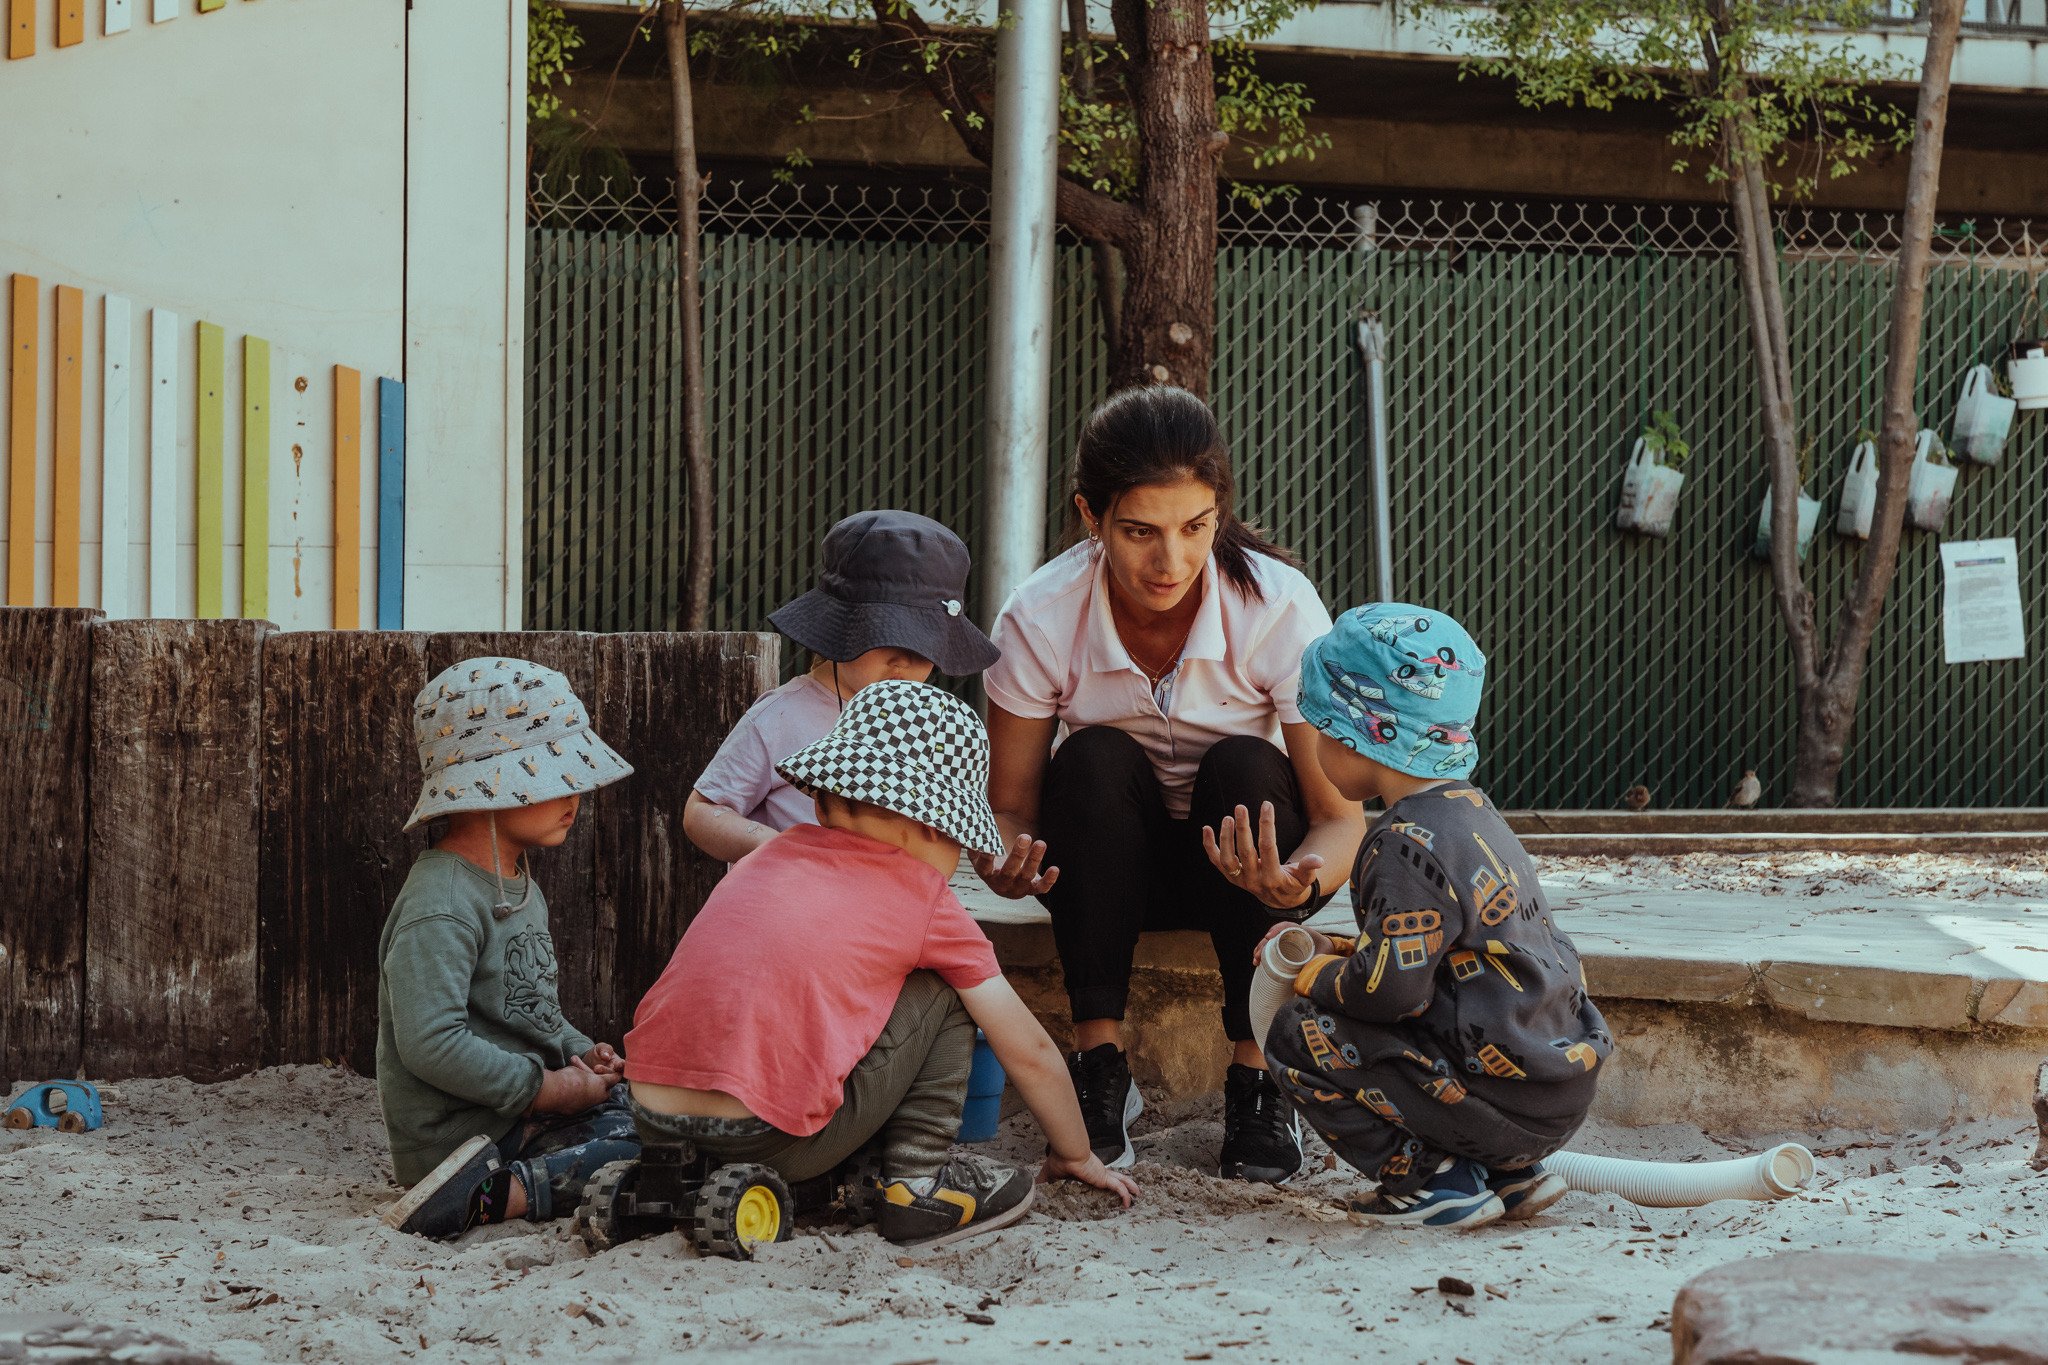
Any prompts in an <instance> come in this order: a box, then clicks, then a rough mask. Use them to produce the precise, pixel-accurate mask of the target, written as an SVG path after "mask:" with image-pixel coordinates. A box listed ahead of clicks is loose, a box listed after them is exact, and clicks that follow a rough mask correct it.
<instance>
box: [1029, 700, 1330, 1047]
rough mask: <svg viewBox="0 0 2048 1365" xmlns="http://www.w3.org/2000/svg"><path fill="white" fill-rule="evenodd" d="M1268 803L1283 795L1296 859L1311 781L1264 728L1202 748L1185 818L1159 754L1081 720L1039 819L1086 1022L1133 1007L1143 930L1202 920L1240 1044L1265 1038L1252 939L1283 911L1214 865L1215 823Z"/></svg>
mask: <svg viewBox="0 0 2048 1365" xmlns="http://www.w3.org/2000/svg"><path fill="white" fill-rule="evenodd" d="M1262 801H1271V802H1272V803H1273V825H1274V835H1275V838H1276V839H1277V841H1278V843H1279V845H1280V852H1281V855H1282V856H1283V857H1285V856H1286V855H1288V854H1291V853H1292V852H1293V851H1294V850H1295V848H1297V847H1298V846H1299V845H1300V843H1301V841H1302V838H1303V837H1304V836H1305V835H1306V834H1307V833H1308V820H1307V817H1306V816H1305V815H1304V814H1303V813H1302V802H1301V788H1300V785H1299V784H1298V783H1297V782H1296V781H1295V777H1294V765H1293V764H1292V763H1291V762H1290V761H1289V760H1288V757H1287V755H1286V754H1285V753H1284V752H1283V751H1281V750H1280V749H1277V748H1275V747H1274V746H1273V745H1271V744H1268V743H1267V742H1266V741H1265V740H1263V739H1258V738H1255V737H1252V736H1233V737H1231V738H1229V739H1225V740H1220V741H1218V742H1217V743H1216V744H1215V745H1214V746H1212V747H1211V748H1210V750H1209V752H1208V753H1206V754H1204V755H1203V756H1202V762H1201V766H1200V768H1199V769H1198V770H1197V771H1196V774H1195V789H1194V796H1193V801H1192V804H1191V806H1190V808H1189V812H1188V818H1187V819H1185V820H1176V819H1174V818H1173V817H1172V816H1171V815H1169V814H1167V810H1166V796H1165V793H1164V792H1162V791H1161V790H1160V787H1159V777H1158V775H1157V774H1156V773H1154V772H1153V771H1152V760H1151V759H1149V758H1147V757H1146V755H1145V750H1144V748H1143V747H1142V746H1140V745H1139V743H1138V741H1137V740H1135V739H1133V738H1132V737H1131V736H1129V735H1127V734H1125V733H1124V732H1123V731H1121V730H1117V729H1113V728H1111V727H1108V726H1096V727H1093V728H1091V729H1086V730H1079V731H1076V732H1075V733H1074V734H1072V735H1069V736H1068V737H1067V739H1066V742H1065V743H1063V744H1061V745H1060V747H1059V748H1058V750H1056V751H1055V752H1054V753H1053V756H1052V760H1051V762H1050V763H1048V764H1047V766H1046V771H1045V781H1044V784H1043V786H1042V787H1041V789H1040V794H1039V801H1038V824H1039V837H1040V838H1042V839H1044V840H1045V849H1046V852H1045V861H1046V864H1047V865H1048V866H1051V867H1057V868H1058V869H1059V870H1060V879H1059V881H1057V882H1055V883H1054V884H1053V888H1052V890H1051V891H1049V892H1047V893H1046V894H1045V895H1043V896H1041V897H1040V898H1039V899H1040V900H1041V901H1043V902H1044V903H1045V908H1046V909H1047V910H1049V911H1051V912H1052V935H1053V942H1054V943H1055V944H1056V945H1057V946H1058V948H1059V954H1060V966H1061V968H1062V970H1063V971H1064V972H1065V974H1066V978H1067V1000H1068V1003H1069V1004H1070V1005H1071V1006H1072V1008H1073V1012H1074V1019H1075V1021H1076V1022H1081V1021H1085V1020H1089V1019H1121V1018H1123V1017H1124V1006H1125V1003H1126V1002H1127V1001H1128V999H1129V997H1130V989H1131V958H1132V955H1133V954H1134V953H1135V952H1136V950H1137V946H1138V935H1139V934H1140V933H1143V932H1145V931H1147V930H1158V929H1200V930H1204V931H1206V932H1207V933H1208V935H1209V941H1210V942H1211V943H1212V944H1214V945H1215V947H1216V963H1217V966H1218V967H1220V968H1221V969H1222V972H1223V1031H1224V1033H1226V1034H1227V1035H1229V1037H1230V1039H1231V1041H1232V1042H1243V1041H1245V1040H1247V1039H1249V1038H1250V1037H1251V1036H1252V1025H1251V1020H1250V1018H1249V1017H1248V1016H1247V1015H1246V1013H1245V998H1246V995H1247V994H1248V992H1249V991H1250V990H1251V981H1252V950H1253V949H1254V948H1256V947H1257V946H1258V943H1259V940H1260V939H1261V938H1263V937H1264V936H1265V933H1266V930H1267V929H1268V928H1270V927H1271V926H1272V923H1273V920H1274V916H1273V914H1272V912H1271V911H1269V910H1268V909H1267V908H1266V907H1265V906H1264V905H1263V904H1261V903H1260V902H1259V899H1258V897H1256V896H1254V895H1252V894H1251V893H1250V892H1248V891H1242V890H1239V889H1238V888H1237V887H1234V886H1232V885H1231V884H1230V883H1229V882H1227V881H1225V880H1224V878H1223V874H1221V873H1220V872H1218V871H1217V870H1216V869H1215V868H1213V867H1211V866H1210V865H1209V859H1208V856H1207V855H1206V854H1204V853H1203V851H1202V827H1203V826H1204V825H1208V826H1212V827H1214V826H1216V825H1218V824H1219V823H1220V822H1221V821H1222V819H1223V817H1224V816H1226V815H1229V814H1231V813H1232V811H1233V810H1234V809H1235V808H1236V807H1237V806H1240V805H1242V806H1243V807H1244V808H1245V809H1246V810H1247V811H1248V812H1250V814H1251V816H1252V819H1253V820H1257V819H1258V812H1259V803H1260V802H1262Z"/></svg>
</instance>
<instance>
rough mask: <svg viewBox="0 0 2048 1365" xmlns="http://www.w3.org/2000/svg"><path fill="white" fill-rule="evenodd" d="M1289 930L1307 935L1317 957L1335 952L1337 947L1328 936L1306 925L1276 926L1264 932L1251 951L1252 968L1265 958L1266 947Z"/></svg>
mask: <svg viewBox="0 0 2048 1365" xmlns="http://www.w3.org/2000/svg"><path fill="white" fill-rule="evenodd" d="M1289 929H1299V930H1301V932H1303V933H1304V934H1307V935H1308V936H1309V937H1310V938H1312V939H1314V940H1315V944H1316V956H1317V957H1323V956H1325V955H1327V954H1330V953H1334V952H1336V951H1337V945H1336V944H1335V943H1333V942H1332V941H1331V940H1330V936H1329V935H1328V934H1322V933H1318V932H1316V931H1315V930H1314V929H1311V928H1309V927H1308V926H1307V925H1303V924H1286V923H1282V924H1276V925H1274V926H1273V927H1272V928H1270V929H1268V930H1267V931H1266V936H1265V937H1264V938H1262V939H1260V940H1259V946H1258V947H1256V948H1254V949H1252V966H1253V967H1257V966H1258V965H1259V960H1260V959H1261V958H1263V957H1265V955H1266V945H1267V944H1268V943H1271V942H1272V941H1273V940H1274V939H1276V938H1278V937H1280V935H1282V934H1284V933H1286V932H1287V931H1288V930H1289Z"/></svg>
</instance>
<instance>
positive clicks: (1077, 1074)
mask: <svg viewBox="0 0 2048 1365" xmlns="http://www.w3.org/2000/svg"><path fill="white" fill-rule="evenodd" d="M1067 1078H1068V1079H1069V1080H1071V1081H1072V1082H1073V1083H1074V1098H1075V1099H1076V1100H1078V1101H1079V1102H1080V1105H1081V1120H1082V1122H1084V1123H1086V1124H1087V1125H1088V1146H1089V1148H1090V1150H1092V1151H1093V1152H1094V1153H1095V1155H1097V1156H1099V1157H1101V1158H1102V1164H1103V1165H1105V1166H1107V1167H1109V1168H1110V1169H1111V1170H1113V1171H1120V1170H1123V1169H1124V1168H1125V1167H1127V1166H1129V1165H1130V1164H1131V1163H1132V1162H1133V1161H1135V1160H1137V1153H1136V1151H1134V1150H1133V1149H1132V1147H1131V1121H1132V1120H1133V1119H1135V1118H1137V1117H1138V1115H1140V1114H1142V1113H1144V1112H1145V1100H1144V1098H1143V1097H1142V1096H1141V1095H1139V1094H1138V1083H1137V1082H1136V1081H1134V1080H1132V1079H1131V1059H1130V1057H1129V1056H1128V1055H1127V1054H1126V1053H1125V1052H1124V1051H1123V1050H1122V1049H1120V1048H1118V1047H1117V1045H1116V1044H1115V1043H1102V1044H1099V1045H1098V1046H1095V1047H1091V1048H1089V1049H1088V1050H1087V1051H1086V1052H1075V1053H1070V1054H1068V1056H1067Z"/></svg>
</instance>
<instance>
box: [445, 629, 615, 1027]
mask: <svg viewBox="0 0 2048 1365" xmlns="http://www.w3.org/2000/svg"><path fill="white" fill-rule="evenodd" d="M599 638H600V637H598V636H594V635H579V634H573V633H570V632H566V631H562V632H555V631H492V632H478V633H473V634H471V633H451V634H446V635H440V634H437V635H430V636H428V637H427V674H426V676H427V677H428V678H431V677H433V676H435V675H436V674H438V673H439V672H440V671H441V670H442V669H444V668H446V667H448V666H449V665H450V664H453V663H457V662H460V661H461V660H463V659H476V658H497V659H529V660H531V661H532V662H534V663H537V664H540V665H542V666H543V667H545V668H553V669H557V670H559V671H560V672H561V673H562V674H563V676H565V677H567V678H568V680H569V686H570V687H571V688H572V689H573V690H574V691H575V693H576V695H577V696H578V697H580V698H582V700H583V702H584V704H585V705H587V706H590V707H591V708H592V710H591V723H592V725H593V727H594V728H595V729H596V730H597V733H598V734H599V735H603V734H604V733H605V730H604V720H603V718H602V717H601V716H599V715H598V714H597V711H596V700H595V697H594V695H593V694H594V692H595V691H596V681H597V679H596V668H595V665H594V662H593V646H594V643H595V642H596V641H597V640H598V639H599ZM425 683H426V679H425V678H423V679H421V685H422V686H424V685H425ZM406 700H407V702H410V701H411V700H412V695H411V694H410V693H409V694H407V696H406ZM632 758H633V756H632V755H631V754H627V755H626V761H627V762H629V763H630V762H632ZM415 771H416V769H415ZM628 780H629V781H630V780H631V779H628ZM604 800H605V796H604V794H603V793H600V794H599V795H598V797H597V799H596V802H595V803H594V804H586V805H585V806H584V807H583V809H582V811H581V812H579V815H578V818H577V821H576V823H575V825H574V826H572V827H571V828H570V830H569V837H568V839H567V840H566V841H565V842H564V843H563V844H562V846H561V847H560V848H547V849H539V850H537V851H535V852H534V854H533V855H532V864H533V869H534V875H535V876H536V877H537V878H538V879H539V883H540V890H541V894H542V895H544V896H546V897H547V902H548V929H549V932H550V933H551V934H552V935H553V937H554V940H555V959H556V963H557V969H558V971H559V973H560V979H559V981H558V983H557V989H558V991H559V994H560V996H561V1001H562V1012H563V1013H564V1014H565V1015H567V1016H568V1018H569V1022H570V1023H572V1024H574V1025H576V1027H578V1028H580V1029H583V1030H584V1031H586V1032H588V1031H589V1030H590V1029H591V1027H592V1024H591V1016H592V1004H593V1001H594V998H595V997H594V994H593V991H594V979H593V970H592V965H591V964H592V960H593V956H594V953H595V951H596V947H595V943H594V936H595V932H596V921H597V914H596V903H595V902H596V897H595V896H594V895H593V894H592V880H593V879H592V859H593V857H594V849H595V840H594V838H593V835H592V817H593V816H594V815H595V814H596V813H597V811H599V810H601V809H602V808H603V804H604ZM612 1041H613V1042H616V1041H617V1039H613V1040H612Z"/></svg>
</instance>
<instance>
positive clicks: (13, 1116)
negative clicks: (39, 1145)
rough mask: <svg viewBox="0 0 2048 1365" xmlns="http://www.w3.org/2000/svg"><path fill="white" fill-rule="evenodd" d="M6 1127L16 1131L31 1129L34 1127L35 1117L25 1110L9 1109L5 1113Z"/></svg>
mask: <svg viewBox="0 0 2048 1365" xmlns="http://www.w3.org/2000/svg"><path fill="white" fill-rule="evenodd" d="M7 1126H8V1127H9V1128H13V1129H17V1130H19V1129H22V1128H33V1127H35V1126H36V1116H35V1115H34V1114H31V1113H29V1112H28V1110H27V1109H10V1110H8V1111H7Z"/></svg>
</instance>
